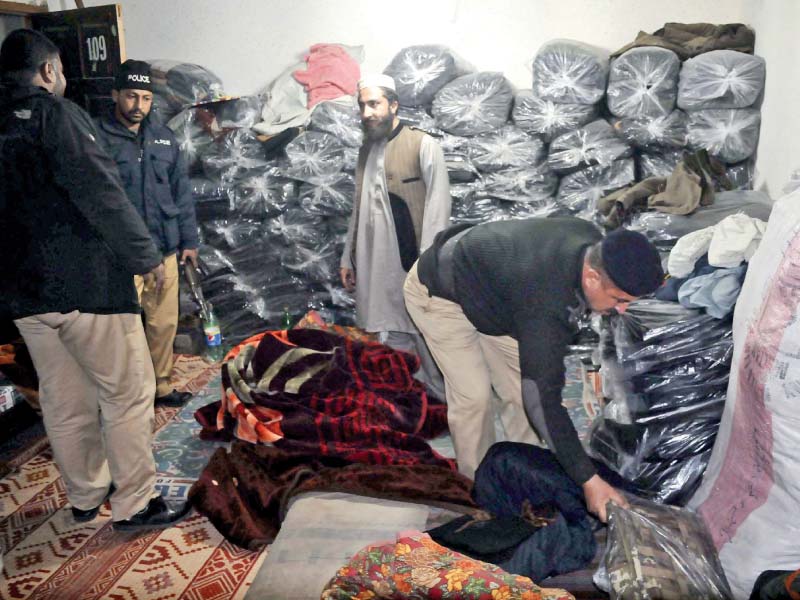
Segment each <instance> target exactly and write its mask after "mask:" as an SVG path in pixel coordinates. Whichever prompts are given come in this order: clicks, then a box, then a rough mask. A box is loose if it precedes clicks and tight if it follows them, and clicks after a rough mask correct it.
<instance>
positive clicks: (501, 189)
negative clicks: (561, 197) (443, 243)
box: [477, 165, 558, 205]
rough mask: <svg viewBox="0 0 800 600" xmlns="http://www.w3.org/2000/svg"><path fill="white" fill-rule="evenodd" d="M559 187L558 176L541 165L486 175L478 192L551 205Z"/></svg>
mask: <svg viewBox="0 0 800 600" xmlns="http://www.w3.org/2000/svg"><path fill="white" fill-rule="evenodd" d="M557 188H558V178H557V177H556V176H555V175H554V174H553V173H552V172H551V171H550V170H549V169H548V168H547V167H546V166H544V165H540V166H531V167H527V168H520V169H507V170H504V171H498V172H496V173H491V174H489V175H486V176H485V177H484V178H483V182H482V185H480V186H479V187H478V190H477V193H478V195H480V196H488V197H490V198H496V199H498V200H509V201H511V202H527V203H536V204H546V205H550V204H552V203H553V201H554V198H555V193H556V190H557Z"/></svg>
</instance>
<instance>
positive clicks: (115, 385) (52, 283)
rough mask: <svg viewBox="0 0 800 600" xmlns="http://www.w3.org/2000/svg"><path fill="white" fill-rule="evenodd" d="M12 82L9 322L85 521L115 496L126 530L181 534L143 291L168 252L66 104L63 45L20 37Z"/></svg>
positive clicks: (3, 258) (7, 82) (1, 58)
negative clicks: (173, 527) (136, 278)
mask: <svg viewBox="0 0 800 600" xmlns="http://www.w3.org/2000/svg"><path fill="white" fill-rule="evenodd" d="M0 73H1V74H2V79H3V86H2V88H0V190H1V191H0V231H2V232H3V235H4V236H5V240H4V241H5V243H4V244H3V251H2V252H0V273H2V284H0V319H3V318H12V319H14V322H15V324H16V325H17V327H18V329H19V331H20V332H21V333H22V336H23V338H24V339H25V343H26V345H27V347H28V350H29V351H30V354H31V357H32V359H33V363H34V366H35V367H36V371H37V373H38V375H39V391H40V401H41V407H42V413H43V417H44V423H45V429H46V430H47V434H48V437H49V438H50V444H51V446H52V448H53V454H54V458H55V462H56V464H57V465H58V468H59V471H60V472H61V475H62V476H63V478H64V483H65V486H66V489H67V498H68V500H69V501H70V503H71V504H72V513H73V516H74V517H75V519H76V520H78V521H88V520H91V519H93V518H94V517H95V516H96V515H97V513H98V511H99V508H100V505H101V504H102V503H103V502H104V499H105V498H107V497H109V496H110V500H111V513H112V518H113V520H114V526H115V528H117V529H122V530H132V529H140V528H149V527H163V526H166V525H169V524H170V523H173V522H175V521H176V520H178V519H179V518H180V517H181V516H182V515H183V514H184V511H180V512H176V511H174V510H173V509H171V508H170V507H169V506H167V504H166V503H165V502H164V500H163V499H162V498H161V496H160V495H159V494H158V492H156V491H155V487H154V486H155V474H156V470H155V462H154V460H153V454H152V449H151V444H152V440H153V420H154V415H153V405H152V397H153V393H154V391H155V390H154V380H155V379H154V376H153V368H152V365H151V364H150V361H149V358H148V356H147V344H146V340H145V336H144V331H143V329H142V325H141V320H140V316H139V311H140V309H139V305H138V303H137V302H136V292H135V289H134V286H133V281H132V276H133V275H134V274H143V276H144V277H145V278H146V279H148V281H150V282H151V285H153V286H154V287H160V286H161V285H162V283H163V279H164V266H163V265H162V264H161V254H160V253H159V252H158V250H157V249H156V247H155V246H154V245H153V242H152V240H151V239H150V236H149V234H148V232H147V228H146V227H145V225H144V223H143V222H142V220H141V218H140V217H139V215H138V214H137V213H136V211H135V210H134V209H133V207H132V206H131V204H130V202H129V201H128V199H127V198H126V196H125V192H124V191H123V189H122V187H121V185H120V181H119V177H118V175H117V172H116V169H115V167H114V163H113V162H112V161H111V159H110V158H109V157H108V155H107V154H106V153H105V152H104V151H103V150H102V149H101V148H100V146H98V144H97V141H96V136H97V131H96V130H95V128H94V125H93V124H92V121H91V119H90V118H89V116H88V115H87V114H86V113H85V112H84V111H83V110H82V109H80V108H79V107H78V106H76V105H75V104H73V103H72V102H69V101H68V100H64V99H63V98H62V97H61V96H62V95H63V94H64V89H65V88H66V80H65V79H64V74H63V70H62V64H61V59H60V57H59V53H58V48H56V47H55V46H54V45H53V44H52V42H50V40H48V39H47V38H46V37H45V36H44V35H42V34H40V33H37V32H34V31H30V30H25V29H18V30H16V31H13V32H11V33H10V34H9V35H8V36H7V37H6V39H5V40H4V41H3V44H2V47H0ZM112 481H113V484H112Z"/></svg>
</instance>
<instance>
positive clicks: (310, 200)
mask: <svg viewBox="0 0 800 600" xmlns="http://www.w3.org/2000/svg"><path fill="white" fill-rule="evenodd" d="M355 191H356V186H355V182H354V180H353V176H352V175H350V174H348V173H342V172H340V173H333V174H331V175H324V176H321V177H319V178H318V179H315V180H314V181H312V182H303V183H302V184H300V190H299V192H298V195H299V197H300V206H301V207H302V209H303V210H304V211H306V212H308V213H309V214H312V215H319V216H322V217H343V218H346V217H349V215H350V213H351V212H352V210H353V196H354V195H355Z"/></svg>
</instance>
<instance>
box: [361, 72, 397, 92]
mask: <svg viewBox="0 0 800 600" xmlns="http://www.w3.org/2000/svg"><path fill="white" fill-rule="evenodd" d="M370 87H383V88H388V89H390V90H392V91H393V92H396V91H397V88H396V87H395V86H394V79H392V78H391V77H389V76H388V75H384V74H383V73H369V74H367V75H364V77H362V78H361V79H360V80H359V82H358V90H359V91H361V90H363V89H364V88H370Z"/></svg>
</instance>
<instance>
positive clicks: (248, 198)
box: [228, 173, 295, 218]
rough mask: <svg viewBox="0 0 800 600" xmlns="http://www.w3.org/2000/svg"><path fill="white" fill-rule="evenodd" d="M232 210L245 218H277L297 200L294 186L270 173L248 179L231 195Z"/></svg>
mask: <svg viewBox="0 0 800 600" xmlns="http://www.w3.org/2000/svg"><path fill="white" fill-rule="evenodd" d="M228 197H229V199H230V202H231V210H232V211H233V212H234V213H235V214H237V215H241V216H245V217H255V218H263V217H276V216H278V215H279V214H281V213H282V212H283V211H284V210H286V208H287V207H288V206H289V204H290V203H291V202H293V201H294V200H295V191H294V184H293V183H292V182H290V181H288V180H286V179H283V178H281V177H275V176H274V175H271V174H270V173H264V174H262V175H256V176H252V177H247V178H245V179H243V180H241V181H239V182H237V183H236V185H235V187H233V188H232V189H231V190H230V191H229V193H228Z"/></svg>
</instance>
